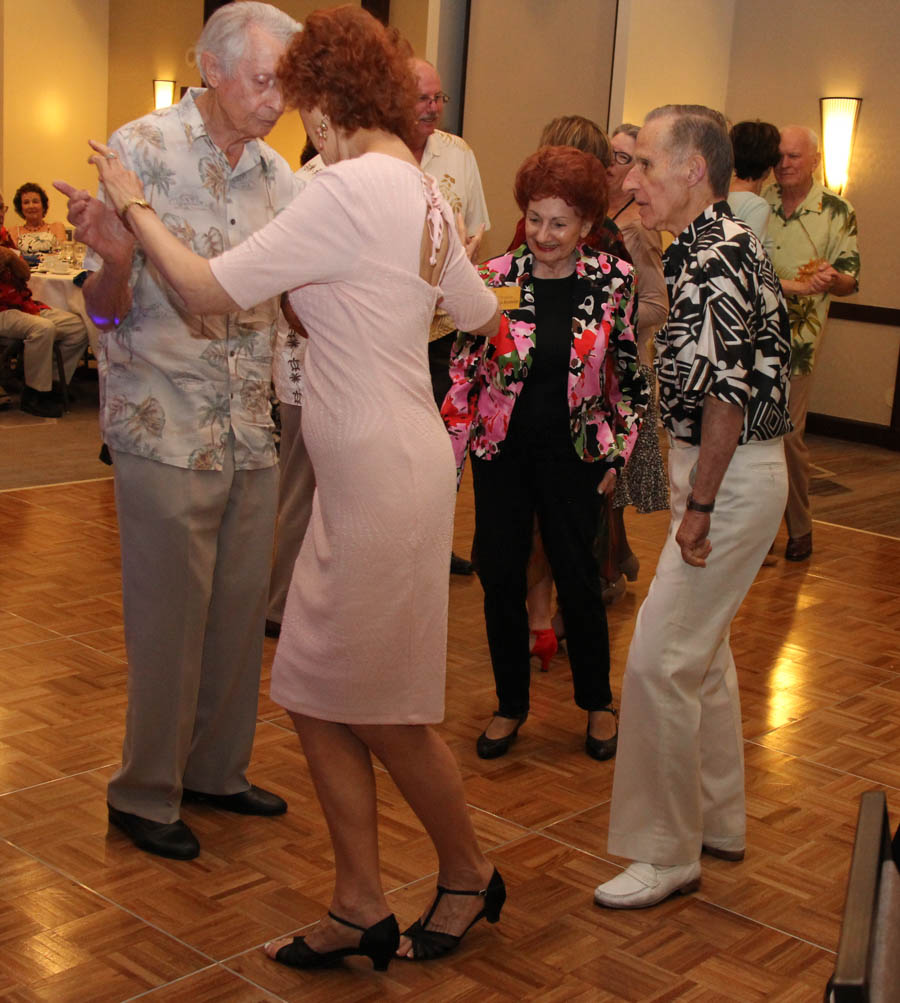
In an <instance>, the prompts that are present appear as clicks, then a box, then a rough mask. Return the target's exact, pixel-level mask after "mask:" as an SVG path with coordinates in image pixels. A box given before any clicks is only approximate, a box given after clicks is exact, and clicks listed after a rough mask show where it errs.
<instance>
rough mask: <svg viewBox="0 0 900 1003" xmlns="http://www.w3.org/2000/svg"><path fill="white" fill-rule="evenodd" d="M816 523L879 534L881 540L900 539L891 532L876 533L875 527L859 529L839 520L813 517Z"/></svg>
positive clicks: (834, 527)
mask: <svg viewBox="0 0 900 1003" xmlns="http://www.w3.org/2000/svg"><path fill="white" fill-rule="evenodd" d="M813 522H814V523H818V524H819V525H820V526H828V527H830V528H831V529H847V530H850V532H852V533H864V534H865V535H866V536H877V537H878V538H879V539H881V540H900V536H891V534H890V533H876V532H875V530H874V529H859V528H858V527H857V526H844V525H842V524H841V523H839V522H828V520H826V519H813Z"/></svg>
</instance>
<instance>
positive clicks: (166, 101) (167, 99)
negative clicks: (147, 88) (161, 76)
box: [153, 80, 175, 108]
mask: <svg viewBox="0 0 900 1003" xmlns="http://www.w3.org/2000/svg"><path fill="white" fill-rule="evenodd" d="M153 101H154V105H153V107H154V108H168V107H169V105H170V104H174V103H175V81H174V80H154V81H153Z"/></svg>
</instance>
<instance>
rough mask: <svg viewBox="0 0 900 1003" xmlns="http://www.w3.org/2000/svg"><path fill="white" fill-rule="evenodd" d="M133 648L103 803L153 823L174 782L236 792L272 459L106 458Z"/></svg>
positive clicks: (272, 492) (268, 534) (259, 637)
mask: <svg viewBox="0 0 900 1003" xmlns="http://www.w3.org/2000/svg"><path fill="white" fill-rule="evenodd" d="M113 459H114V465H113V470H114V472H115V487H116V512H117V514H118V517H119V537H120V541H121V550H122V598H123V603H124V616H125V645H126V649H127V652H128V710H127V715H126V723H125V744H124V747H123V750H122V767H121V769H120V770H119V771H118V772H117V773H116V774H115V776H114V777H113V778H112V780H111V781H110V784H109V792H108V797H109V803H110V804H111V805H112V806H113V807H114V808H118V809H119V810H120V811H126V812H131V813H132V814H134V815H140V816H142V817H143V818H149V819H154V820H156V821H157V822H174V821H175V820H176V819H177V818H178V816H179V810H180V805H181V792H182V787H183V786H184V787H188V788H190V789H193V790H199V791H204V792H206V793H210V794H236V793H238V792H240V791H242V790H246V789H247V788H248V787H249V781H248V780H247V778H246V775H245V771H246V769H247V765H248V763H249V761H250V752H251V748H252V745H253V736H254V732H255V730H256V708H257V700H258V695H259V672H260V663H261V659H262V644H263V626H264V620H265V611H266V584H267V582H268V575H269V562H270V559H271V555H272V535H273V531H274V524H275V500H276V482H277V476H278V474H277V468H276V467H274V466H273V467H266V468H264V469H262V470H235V469H234V449H233V439H231V441H230V443H229V447H228V449H227V450H226V462H225V468H224V469H223V470H221V471H215V470H186V469H183V468H181V467H174V466H170V465H168V464H164V463H158V462H156V461H155V460H148V459H145V458H143V457H139V456H134V455H132V454H130V453H122V452H118V451H116V452H114V454H113Z"/></svg>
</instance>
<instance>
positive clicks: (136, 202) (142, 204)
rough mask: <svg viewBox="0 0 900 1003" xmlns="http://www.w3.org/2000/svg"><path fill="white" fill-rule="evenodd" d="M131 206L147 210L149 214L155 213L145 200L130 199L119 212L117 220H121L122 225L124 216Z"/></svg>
mask: <svg viewBox="0 0 900 1003" xmlns="http://www.w3.org/2000/svg"><path fill="white" fill-rule="evenodd" d="M133 205H136V206H140V207H141V209H149V210H150V212H156V210H155V209H154V208H153V206H152V205H150V203H149V202H148V201H147V200H146V199H139V198H130V199H128V201H127V202H126V203H125V205H123V206H122V208H121V209H120V210H119V219H121V220H122V222H123V223H124V222H125V214H126V213H127V212H128V210H129V209H130V208H131V207H132V206H133Z"/></svg>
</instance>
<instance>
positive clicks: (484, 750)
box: [475, 710, 528, 759]
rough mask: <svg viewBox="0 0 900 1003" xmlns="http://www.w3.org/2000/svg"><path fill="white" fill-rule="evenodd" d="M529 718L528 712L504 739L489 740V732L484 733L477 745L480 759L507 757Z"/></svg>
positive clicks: (476, 749) (479, 737)
mask: <svg viewBox="0 0 900 1003" xmlns="http://www.w3.org/2000/svg"><path fill="white" fill-rule="evenodd" d="M500 716H501V715H499V714H495V715H494V717H500ZM527 717H528V711H527V710H526V711H525V713H524V714H523V715H522V716H521V717H520V718H519V720H518V722H517V723H516V726H515V728H513V730H512V731H511V732H510V733H509V734H508V735H504V736H503V738H488V737H487V731H483V732H482V733H481V734H480V735H479V736H478V741H476V743H475V751H476V752H477V753H478V758H479V759H499V758H500V757H501V756H505V755H506V754H507V752H509V747H510V746H511V745H512V744H513V742H515V740H516V738H517V737H518V735H519V728H521V727H522V725H523V724H524V723H525V719H526V718H527Z"/></svg>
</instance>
